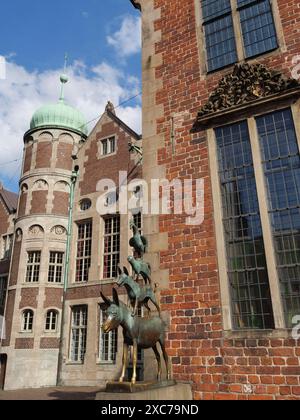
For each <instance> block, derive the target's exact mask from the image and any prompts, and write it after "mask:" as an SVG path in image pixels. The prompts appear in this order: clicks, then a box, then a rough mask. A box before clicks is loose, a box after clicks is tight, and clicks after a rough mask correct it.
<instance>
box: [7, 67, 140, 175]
mask: <svg viewBox="0 0 300 420" xmlns="http://www.w3.org/2000/svg"><path fill="white" fill-rule="evenodd" d="M61 71H62V70H61ZM59 75H60V71H57V70H48V71H44V72H41V73H39V72H37V71H32V72H30V71H27V70H26V69H25V68H24V67H22V66H20V65H18V64H15V63H13V62H9V61H8V63H7V78H6V80H0V133H1V137H0V177H4V178H5V179H8V178H10V177H13V179H14V181H15V180H17V178H18V175H19V171H18V168H19V165H20V162H18V163H13V164H10V165H5V166H2V165H1V164H2V163H3V162H9V161H12V160H14V159H18V158H20V157H21V156H22V150H23V135H24V133H25V132H26V131H27V130H28V129H29V124H30V120H31V117H32V115H33V114H34V112H35V111H36V110H37V109H38V108H39V107H40V106H42V105H45V104H47V103H53V102H54V103H55V102H57V100H58V97H59V91H60V83H59ZM68 75H69V76H70V82H69V83H68V84H67V85H66V88H65V89H66V90H65V97H66V102H67V103H69V104H70V105H72V106H74V107H75V108H77V109H79V110H81V111H82V112H83V114H84V115H85V117H86V119H87V120H88V121H90V120H92V119H94V118H95V117H97V116H100V115H101V114H102V113H103V112H104V108H105V105H106V103H107V101H108V100H110V101H112V102H113V103H114V104H115V105H117V104H119V103H121V102H123V101H124V100H126V99H128V98H129V97H131V96H133V95H135V94H137V93H138V92H139V91H140V84H139V80H138V79H137V78H134V77H128V76H127V75H126V74H124V73H123V72H121V71H120V70H118V69H116V68H114V67H112V66H110V65H109V64H107V63H105V62H103V63H101V64H99V65H98V66H96V67H94V68H92V69H90V68H87V67H86V66H85V65H84V63H82V62H75V63H74V64H73V66H72V67H70V68H69V69H68ZM117 115H118V116H119V117H120V118H121V119H123V120H124V122H126V123H127V124H128V125H129V126H130V127H132V128H133V129H134V130H136V131H137V132H138V133H140V132H141V107H140V106H139V105H136V103H133V104H132V105H131V103H130V102H129V103H127V104H124V106H123V107H120V108H118V109H117ZM95 124H96V121H95V122H93V123H92V124H90V125H89V130H91V129H92V128H93V127H94V125H95Z"/></svg>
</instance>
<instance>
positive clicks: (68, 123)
mask: <svg viewBox="0 0 300 420" xmlns="http://www.w3.org/2000/svg"><path fill="white" fill-rule="evenodd" d="M60 81H61V94H60V99H59V102H58V103H57V104H50V105H44V106H42V107H41V108H40V109H38V110H37V111H36V112H35V114H34V115H33V117H32V119H31V122H30V130H34V129H36V128H42V127H58V128H67V129H69V130H74V131H78V132H80V133H82V134H84V135H87V134H88V129H87V124H86V120H85V118H84V116H83V115H82V113H81V112H79V111H77V110H76V109H75V108H72V107H71V106H69V105H67V104H65V101H64V85H65V84H66V83H67V82H68V76H67V75H65V74H62V75H61V76H60Z"/></svg>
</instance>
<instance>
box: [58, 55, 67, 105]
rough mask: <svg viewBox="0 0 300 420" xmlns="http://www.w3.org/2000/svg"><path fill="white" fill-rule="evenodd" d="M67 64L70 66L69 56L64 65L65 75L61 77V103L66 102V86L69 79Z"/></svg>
mask: <svg viewBox="0 0 300 420" xmlns="http://www.w3.org/2000/svg"><path fill="white" fill-rule="evenodd" d="M67 64H68V54H67V53H66V54H65V64H64V72H63V74H62V75H61V76H60V82H61V90H60V98H59V102H64V101H65V84H66V83H68V81H69V78H68V76H67V74H66V72H67Z"/></svg>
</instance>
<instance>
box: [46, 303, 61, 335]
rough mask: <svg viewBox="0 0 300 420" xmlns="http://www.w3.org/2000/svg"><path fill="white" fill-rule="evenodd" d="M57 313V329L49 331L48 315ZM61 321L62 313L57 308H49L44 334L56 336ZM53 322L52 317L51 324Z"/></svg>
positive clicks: (51, 318)
mask: <svg viewBox="0 0 300 420" xmlns="http://www.w3.org/2000/svg"><path fill="white" fill-rule="evenodd" d="M50 313H55V315H56V320H55V329H47V320H48V314H50ZM59 319H60V311H59V310H58V309H57V308H48V309H47V310H46V312H45V323H44V332H45V333H47V334H56V333H58V332H59ZM51 322H53V317H50V324H51Z"/></svg>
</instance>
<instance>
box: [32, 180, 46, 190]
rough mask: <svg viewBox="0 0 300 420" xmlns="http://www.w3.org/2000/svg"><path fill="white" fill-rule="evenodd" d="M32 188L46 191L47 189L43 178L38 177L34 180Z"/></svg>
mask: <svg viewBox="0 0 300 420" xmlns="http://www.w3.org/2000/svg"><path fill="white" fill-rule="evenodd" d="M33 189H34V190H35V191H37V190H43V191H47V190H48V183H47V181H45V180H44V179H39V180H38V181H36V182H35V183H34V185H33Z"/></svg>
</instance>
